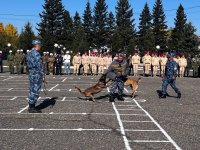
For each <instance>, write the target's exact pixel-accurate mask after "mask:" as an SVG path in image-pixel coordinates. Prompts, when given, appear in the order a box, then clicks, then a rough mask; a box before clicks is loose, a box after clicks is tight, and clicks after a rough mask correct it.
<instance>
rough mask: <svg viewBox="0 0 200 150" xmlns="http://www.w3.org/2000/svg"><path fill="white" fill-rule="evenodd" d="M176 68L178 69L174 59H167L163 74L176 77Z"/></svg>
mask: <svg viewBox="0 0 200 150" xmlns="http://www.w3.org/2000/svg"><path fill="white" fill-rule="evenodd" d="M177 70H178V64H177V63H176V62H175V61H174V60H172V61H167V64H166V68H165V76H166V77H167V78H172V77H177Z"/></svg>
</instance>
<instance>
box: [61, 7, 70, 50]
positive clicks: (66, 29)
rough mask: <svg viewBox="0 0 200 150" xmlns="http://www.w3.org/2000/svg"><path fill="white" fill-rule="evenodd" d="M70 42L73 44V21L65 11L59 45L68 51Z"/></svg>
mask: <svg viewBox="0 0 200 150" xmlns="http://www.w3.org/2000/svg"><path fill="white" fill-rule="evenodd" d="M72 42H73V20H72V18H71V17H70V13H69V11H67V10H65V12H64V20H63V29H62V41H61V44H63V45H64V46H65V47H66V48H67V49H70V48H71V45H72Z"/></svg>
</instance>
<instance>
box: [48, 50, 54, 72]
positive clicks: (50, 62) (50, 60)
mask: <svg viewBox="0 0 200 150" xmlns="http://www.w3.org/2000/svg"><path fill="white" fill-rule="evenodd" d="M54 64H55V57H54V55H53V53H50V56H49V57H48V70H49V74H50V75H54V68H55V66H54Z"/></svg>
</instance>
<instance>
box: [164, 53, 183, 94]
mask: <svg viewBox="0 0 200 150" xmlns="http://www.w3.org/2000/svg"><path fill="white" fill-rule="evenodd" d="M174 56H175V53H174V52H169V53H168V54H167V57H168V61H167V64H166V69H165V76H164V78H163V84H162V95H161V96H160V98H166V96H167V86H168V84H170V86H171V87H172V88H173V89H174V91H175V92H176V93H177V94H178V96H177V98H181V92H180V91H179V89H178V88H177V87H176V77H177V71H178V70H177V69H178V64H177V63H176V62H175V61H174V60H173V58H174Z"/></svg>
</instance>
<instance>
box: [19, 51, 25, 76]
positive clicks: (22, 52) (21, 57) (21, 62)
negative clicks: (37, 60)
mask: <svg viewBox="0 0 200 150" xmlns="http://www.w3.org/2000/svg"><path fill="white" fill-rule="evenodd" d="M20 59H21V60H20V73H21V74H23V73H24V64H25V54H24V51H23V49H21V50H20Z"/></svg>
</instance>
